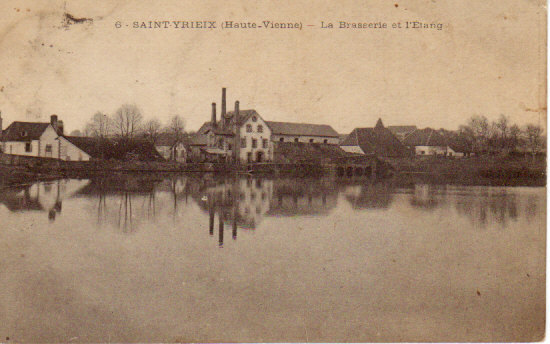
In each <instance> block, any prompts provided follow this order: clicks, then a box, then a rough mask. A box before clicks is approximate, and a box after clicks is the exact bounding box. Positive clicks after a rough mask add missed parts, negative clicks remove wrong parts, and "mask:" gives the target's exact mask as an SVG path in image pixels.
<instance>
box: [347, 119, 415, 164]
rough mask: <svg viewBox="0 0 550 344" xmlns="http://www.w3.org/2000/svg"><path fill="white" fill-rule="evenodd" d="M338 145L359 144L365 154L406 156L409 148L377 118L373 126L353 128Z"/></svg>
mask: <svg viewBox="0 0 550 344" xmlns="http://www.w3.org/2000/svg"><path fill="white" fill-rule="evenodd" d="M340 146H359V147H360V148H361V150H362V151H363V152H364V153H365V154H375V155H378V156H388V157H396V156H406V155H409V150H408V149H407V147H405V146H404V145H403V144H402V143H401V142H400V141H399V139H397V137H395V135H394V134H393V133H392V132H391V131H389V130H388V128H385V127H384V126H383V125H382V121H380V120H378V123H377V126H376V127H375V128H355V129H353V131H352V132H351V134H349V135H348V137H347V138H346V139H345V140H344V142H342V143H341V144H340Z"/></svg>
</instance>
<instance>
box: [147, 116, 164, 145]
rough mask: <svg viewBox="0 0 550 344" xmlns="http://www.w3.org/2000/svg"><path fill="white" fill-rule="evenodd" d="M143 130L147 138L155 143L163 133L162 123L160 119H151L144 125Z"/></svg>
mask: <svg viewBox="0 0 550 344" xmlns="http://www.w3.org/2000/svg"><path fill="white" fill-rule="evenodd" d="M143 131H144V133H145V135H146V136H147V138H148V139H149V140H150V141H151V142H152V143H153V144H155V143H156V142H157V140H158V138H159V135H160V133H161V124H160V122H159V120H158V119H156V118H154V119H150V120H148V121H147V122H145V124H144V125H143Z"/></svg>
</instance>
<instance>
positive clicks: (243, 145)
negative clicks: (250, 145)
mask: <svg viewBox="0 0 550 344" xmlns="http://www.w3.org/2000/svg"><path fill="white" fill-rule="evenodd" d="M241 148H246V137H243V138H242V139H241Z"/></svg>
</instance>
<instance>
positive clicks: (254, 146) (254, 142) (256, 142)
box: [252, 139, 258, 148]
mask: <svg viewBox="0 0 550 344" xmlns="http://www.w3.org/2000/svg"><path fill="white" fill-rule="evenodd" d="M256 147H258V140H256V139H252V148H256Z"/></svg>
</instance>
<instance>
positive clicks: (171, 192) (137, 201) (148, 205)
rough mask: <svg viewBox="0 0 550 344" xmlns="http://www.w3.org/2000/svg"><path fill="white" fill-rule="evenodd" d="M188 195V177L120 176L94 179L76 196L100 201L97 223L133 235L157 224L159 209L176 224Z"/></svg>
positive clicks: (96, 209) (96, 208)
mask: <svg viewBox="0 0 550 344" xmlns="http://www.w3.org/2000/svg"><path fill="white" fill-rule="evenodd" d="M166 195H167V196H168V197H164V196H166ZM187 195H188V190H187V178H186V177H185V176H171V177H168V178H162V177H156V176H151V175H119V176H111V177H103V178H94V179H91V180H90V181H89V183H88V184H87V185H86V186H85V187H83V188H82V189H81V190H79V192H78V193H76V194H75V196H74V197H82V198H88V199H89V198H97V206H96V207H95V211H96V212H97V224H98V225H99V226H105V225H108V226H112V227H116V228H118V229H119V230H121V231H122V232H123V233H131V232H134V231H136V230H137V229H138V228H139V227H140V226H141V224H142V223H144V222H155V221H157V219H158V216H159V211H158V209H161V210H163V211H169V212H170V217H172V218H173V219H174V221H175V218H176V215H177V214H178V212H179V207H180V206H181V205H182V204H185V203H186V202H187ZM159 203H160V205H159ZM165 217H166V212H163V213H162V215H161V218H162V219H164V218H165Z"/></svg>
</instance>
